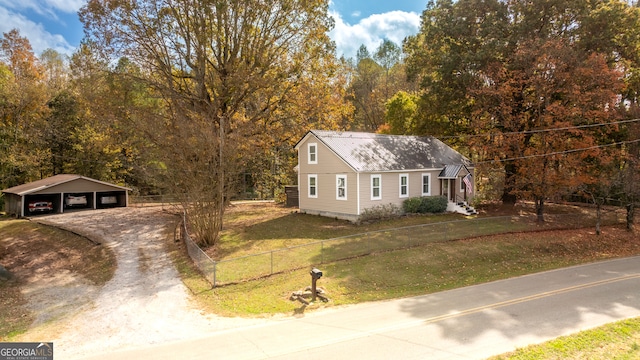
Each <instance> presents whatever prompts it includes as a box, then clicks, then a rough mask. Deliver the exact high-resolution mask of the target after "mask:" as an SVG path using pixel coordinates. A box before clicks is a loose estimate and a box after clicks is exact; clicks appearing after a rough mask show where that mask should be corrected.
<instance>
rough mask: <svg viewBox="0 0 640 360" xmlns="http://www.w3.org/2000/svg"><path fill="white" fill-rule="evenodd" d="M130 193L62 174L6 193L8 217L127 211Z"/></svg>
mask: <svg viewBox="0 0 640 360" xmlns="http://www.w3.org/2000/svg"><path fill="white" fill-rule="evenodd" d="M129 190H130V189H129V188H126V187H122V186H118V185H114V184H109V183H106V182H103V181H99V180H96V179H91V178H88V177H84V176H80V175H73V174H59V175H54V176H51V177H48V178H45V179H41V180H36V181H33V182H30V183H27V184H22V185H18V186H14V187H12V188H9V189H5V190H2V192H3V193H4V195H5V211H6V213H7V214H10V215H15V216H18V217H24V216H29V215H35V214H37V213H40V212H47V213H49V212H51V213H62V212H64V211H65V209H71V208H86V209H99V208H106V207H126V206H127V205H128V202H129V198H128V191H129Z"/></svg>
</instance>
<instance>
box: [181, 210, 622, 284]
mask: <svg viewBox="0 0 640 360" xmlns="http://www.w3.org/2000/svg"><path fill="white" fill-rule="evenodd" d="M185 220H186V219H185V218H184V217H183V221H182V225H181V227H180V232H181V238H182V239H183V241H184V242H185V244H186V246H187V249H188V252H189V255H190V256H191V258H192V259H193V261H194V263H195V264H196V266H197V267H198V269H199V270H200V271H201V272H202V274H203V275H204V277H205V278H206V279H207V281H209V283H211V285H212V286H213V287H216V286H221V285H227V284H233V283H239V282H243V281H248V280H252V279H257V278H261V277H266V276H270V275H273V274H277V273H282V272H285V271H290V270H295V269H301V268H305V267H312V266H318V265H320V264H324V263H330V262H335V261H339V260H345V259H349V258H355V257H359V256H364V255H369V254H372V253H375V252H384V251H392V250H400V249H406V248H412V247H419V246H424V245H427V244H430V243H436V242H445V241H452V240H458V239H465V238H470V237H478V236H485V235H497V234H506V233H515V232H530V231H542V230H557V229H575V228H585V227H587V228H588V227H594V228H595V226H596V218H595V217H593V216H591V215H589V214H586V213H578V214H557V215H545V222H544V223H542V224H540V223H538V222H537V221H536V220H537V219H536V217H535V216H503V217H490V218H475V219H464V220H458V221H449V222H440V223H430V224H423V225H415V226H408V227H402V228H395V229H386V230H379V231H371V232H366V233H361V234H355V235H349V236H343V237H338V238H332V239H326V240H320V241H316V242H312V243H309V244H304V245H299V246H294V247H288V248H283V249H276V250H272V251H267V252H263V253H259V254H253V255H247V256H243V257H238V258H234V259H225V260H219V261H215V260H212V259H211V258H210V257H209V256H208V255H207V254H206V253H205V252H204V251H203V250H202V249H200V248H199V247H198V245H197V244H196V243H195V242H194V241H193V240H192V239H191V237H190V236H189V234H188V232H187V228H186V221H185ZM621 222H624V219H623V218H622V216H620V215H619V214H617V213H615V212H610V213H606V214H604V215H603V218H602V220H601V225H612V224H618V223H621Z"/></svg>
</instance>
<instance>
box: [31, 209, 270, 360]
mask: <svg viewBox="0 0 640 360" xmlns="http://www.w3.org/2000/svg"><path fill="white" fill-rule="evenodd" d="M38 222H41V223H45V224H49V225H53V226H57V227H60V228H64V229H67V230H71V231H74V232H76V233H79V234H82V235H85V236H87V237H89V238H90V239H92V240H95V241H98V242H100V243H102V244H103V245H104V246H109V247H111V248H112V249H113V251H114V253H115V255H116V259H117V269H116V272H115V274H114V276H113V278H112V279H111V280H110V281H109V282H107V283H106V284H105V285H104V286H103V287H102V288H99V289H89V290H87V293H90V294H91V299H90V301H89V302H88V303H85V305H84V306H82V309H81V310H80V311H79V312H78V313H77V314H76V315H74V316H73V317H72V318H71V319H70V320H67V321H64V324H63V325H61V331H60V332H59V333H58V334H57V335H56V336H57V338H54V339H50V340H49V339H47V341H53V342H54V344H55V353H56V357H57V358H60V359H75V358H84V357H86V356H90V355H92V354H95V353H96V351H100V352H103V351H105V350H107V351H108V350H111V351H113V350H123V349H127V348H138V347H140V346H150V345H154V344H160V343H165V342H170V341H178V340H184V339H194V338H198V337H202V336H205V335H208V334H211V333H212V332H216V331H219V330H223V329H230V328H235V327H240V326H246V325H252V324H256V323H259V322H263V321H264V319H239V318H235V319H234V318H223V317H216V316H213V315H205V314H203V313H201V312H200V311H198V309H196V308H195V307H194V306H193V305H192V304H191V303H190V300H189V291H188V289H187V288H186V287H185V286H184V285H183V283H182V282H181V280H180V277H179V274H178V272H177V271H176V269H175V268H174V266H173V264H172V262H171V260H170V259H169V257H168V256H167V254H166V252H165V242H166V241H168V240H167V238H168V237H170V236H172V231H173V226H175V224H176V218H175V217H174V216H173V215H171V214H168V213H166V212H163V211H162V210H161V209H160V208H159V207H148V208H116V209H105V210H95V211H78V212H72V213H65V214H58V215H52V216H46V217H41V218H39V219H38Z"/></svg>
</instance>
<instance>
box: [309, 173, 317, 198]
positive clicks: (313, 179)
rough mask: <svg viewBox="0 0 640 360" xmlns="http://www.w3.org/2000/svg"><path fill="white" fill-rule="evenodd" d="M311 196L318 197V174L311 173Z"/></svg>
mask: <svg viewBox="0 0 640 360" xmlns="http://www.w3.org/2000/svg"><path fill="white" fill-rule="evenodd" d="M309 197H310V198H317V197H318V175H315V174H314V175H309Z"/></svg>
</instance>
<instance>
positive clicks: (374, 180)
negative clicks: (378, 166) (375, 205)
mask: <svg viewBox="0 0 640 360" xmlns="http://www.w3.org/2000/svg"><path fill="white" fill-rule="evenodd" d="M380 199H382V178H381V176H380V175H371V200H380Z"/></svg>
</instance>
